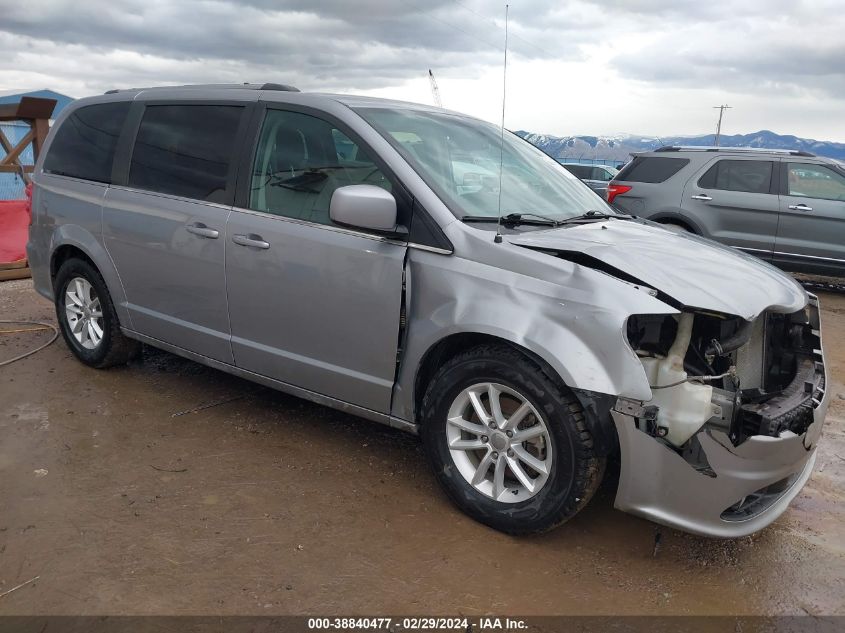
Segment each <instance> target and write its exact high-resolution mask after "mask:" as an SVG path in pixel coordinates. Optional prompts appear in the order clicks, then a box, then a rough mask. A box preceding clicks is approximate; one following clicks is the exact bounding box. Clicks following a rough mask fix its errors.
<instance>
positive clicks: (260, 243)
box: [232, 233, 270, 250]
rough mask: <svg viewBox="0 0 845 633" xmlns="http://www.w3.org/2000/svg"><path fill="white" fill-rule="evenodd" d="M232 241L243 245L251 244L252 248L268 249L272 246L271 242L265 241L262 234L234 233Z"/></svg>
mask: <svg viewBox="0 0 845 633" xmlns="http://www.w3.org/2000/svg"><path fill="white" fill-rule="evenodd" d="M232 241H233V242H234V243H235V244H240V245H241V246H251V247H252V248H261V249H264V250H267V249H268V248H270V243H269V242H265V241H264V240H263V239H262V238H261V236H260V235H256V234H255V233H250V234H249V235H233V236H232Z"/></svg>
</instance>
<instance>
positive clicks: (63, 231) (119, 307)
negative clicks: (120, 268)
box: [49, 224, 132, 328]
mask: <svg viewBox="0 0 845 633" xmlns="http://www.w3.org/2000/svg"><path fill="white" fill-rule="evenodd" d="M73 257H79V258H81V259H84V260H86V261H87V262H88V263H89V264H91V265H92V266H93V267H94V268H95V269H96V270H97V272H99V273H100V276H101V277H102V278H103V281H104V282H105V284H106V288H107V289H108V291H109V295H110V296H111V300H112V303H113V304H114V309H115V313H116V314H117V317H118V320H119V321H120V322H121V323H123V324H125V325H127V326H128V327H130V328H131V323H132V321H131V318H130V316H129V311H128V310H127V307H126V304H127V301H126V293H125V292H124V289H123V283H122V282H121V280H120V275H119V274H118V272H117V269H116V268H115V265H114V262H113V261H112V259H111V256H110V255H109V254H108V252H107V251H106V249H105V248H104V247H103V246H102V244H100V242H99V241H98V240H97V239H96V238H95V237H94V235H92V234H91V232H90V231H88V230H87V229H85V228H83V227H81V226H78V225H74V224H64V225H62V226H60V227H58V228H57V229H56V231H55V232H54V233H53V236H52V239H51V246H50V262H49V266H50V268H49V269H50V288H51V290H52V291H53V294H54V296H53V300H55V288H53V283H54V281H55V277H56V273H57V272H58V271H59V268H60V267H61V265H62V264H63V263H64V262H65V261H67V260H68V259H70V258H73Z"/></svg>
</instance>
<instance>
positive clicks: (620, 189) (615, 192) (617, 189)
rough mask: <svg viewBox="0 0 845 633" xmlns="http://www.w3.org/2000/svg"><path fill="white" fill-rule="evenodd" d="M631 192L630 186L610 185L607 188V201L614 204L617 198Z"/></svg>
mask: <svg viewBox="0 0 845 633" xmlns="http://www.w3.org/2000/svg"><path fill="white" fill-rule="evenodd" d="M629 191H631V186H630V185H608V186H607V201H608V203H610V202H613V201H614V200H615V199H616V196H619V195H622V194H623V193H628V192H629Z"/></svg>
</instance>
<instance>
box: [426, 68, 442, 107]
mask: <svg viewBox="0 0 845 633" xmlns="http://www.w3.org/2000/svg"><path fill="white" fill-rule="evenodd" d="M428 80H429V81H430V82H431V96H432V97H434V105H436V106H437V107H438V108H442V107H443V102H442V101H441V100H440V89H439V88H438V87H437V81H435V79H434V73H433V72H431V68H429V69H428Z"/></svg>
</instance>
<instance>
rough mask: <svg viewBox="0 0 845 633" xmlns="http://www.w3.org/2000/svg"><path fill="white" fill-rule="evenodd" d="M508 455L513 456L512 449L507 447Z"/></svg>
mask: <svg viewBox="0 0 845 633" xmlns="http://www.w3.org/2000/svg"><path fill="white" fill-rule="evenodd" d="M508 457H513V450H512V449H510V448H509V449H508Z"/></svg>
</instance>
